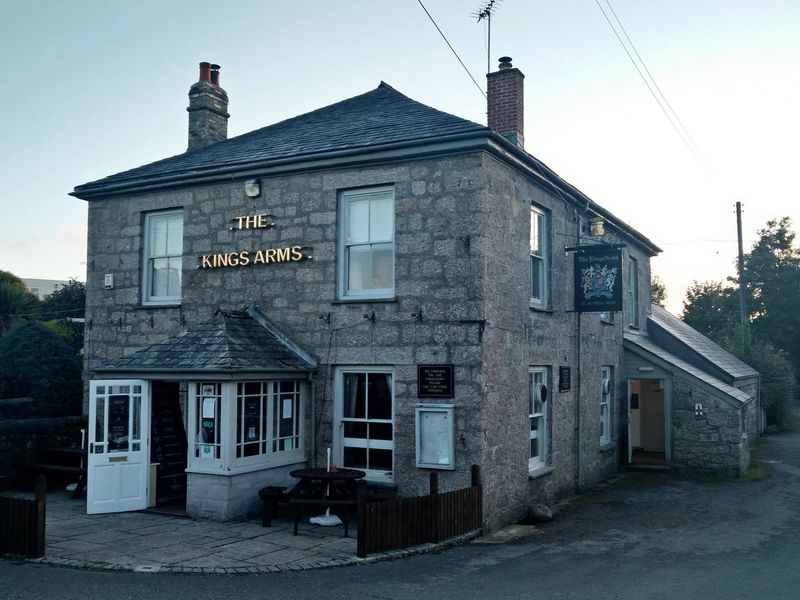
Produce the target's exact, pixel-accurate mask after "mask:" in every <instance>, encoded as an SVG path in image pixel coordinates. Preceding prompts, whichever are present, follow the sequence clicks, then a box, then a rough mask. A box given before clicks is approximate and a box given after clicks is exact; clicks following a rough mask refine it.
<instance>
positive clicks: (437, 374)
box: [417, 365, 454, 398]
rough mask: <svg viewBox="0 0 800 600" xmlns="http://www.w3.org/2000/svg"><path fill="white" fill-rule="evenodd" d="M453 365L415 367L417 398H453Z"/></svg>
mask: <svg viewBox="0 0 800 600" xmlns="http://www.w3.org/2000/svg"><path fill="white" fill-rule="evenodd" d="M453 395H454V394H453V365H417V396H419V397H420V398H452V397H453Z"/></svg>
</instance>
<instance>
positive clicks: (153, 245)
mask: <svg viewBox="0 0 800 600" xmlns="http://www.w3.org/2000/svg"><path fill="white" fill-rule="evenodd" d="M148 225H149V227H150V231H149V232H148V237H149V240H150V248H149V253H150V256H165V255H166V254H167V220H166V219H165V218H164V217H157V216H151V217H150V218H149V220H148Z"/></svg>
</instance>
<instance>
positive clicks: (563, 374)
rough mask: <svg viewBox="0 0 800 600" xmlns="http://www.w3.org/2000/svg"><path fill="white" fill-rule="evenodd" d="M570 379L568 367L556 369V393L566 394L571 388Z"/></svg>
mask: <svg viewBox="0 0 800 600" xmlns="http://www.w3.org/2000/svg"><path fill="white" fill-rule="evenodd" d="M571 379H572V377H571V374H570V369H569V367H558V391H559V392H568V391H569V389H570V388H571V387H572V381H571Z"/></svg>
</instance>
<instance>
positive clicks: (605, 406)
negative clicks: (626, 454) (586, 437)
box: [600, 367, 614, 446]
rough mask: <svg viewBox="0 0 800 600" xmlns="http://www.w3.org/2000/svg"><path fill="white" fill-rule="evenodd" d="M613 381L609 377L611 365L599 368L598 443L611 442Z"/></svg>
mask: <svg viewBox="0 0 800 600" xmlns="http://www.w3.org/2000/svg"><path fill="white" fill-rule="evenodd" d="M613 392H614V382H613V381H612V379H611V367H602V368H601V369H600V445H601V446H607V445H609V444H611V397H612V395H613Z"/></svg>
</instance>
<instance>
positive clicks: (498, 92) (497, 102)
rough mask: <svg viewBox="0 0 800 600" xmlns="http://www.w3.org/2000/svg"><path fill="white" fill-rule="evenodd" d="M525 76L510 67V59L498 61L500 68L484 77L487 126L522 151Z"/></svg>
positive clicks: (507, 57)
mask: <svg viewBox="0 0 800 600" xmlns="http://www.w3.org/2000/svg"><path fill="white" fill-rule="evenodd" d="M524 79H525V75H523V74H522V71H520V70H519V69H517V68H516V67H514V66H513V65H512V64H511V57H509V56H502V57H500V66H499V67H498V69H497V71H495V72H494V73H489V74H488V75H486V104H487V106H486V108H487V111H486V113H487V122H488V125H489V128H490V129H493V130H494V131H496V132H497V133H499V134H500V135H502V136H503V137H504V138H506V139H507V140H508V141H509V142H511V143H512V144H514V145H516V146H518V147H519V148H523V147H524V135H525V119H524V98H523V94H524V91H525V89H524V88H525V82H524Z"/></svg>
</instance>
